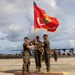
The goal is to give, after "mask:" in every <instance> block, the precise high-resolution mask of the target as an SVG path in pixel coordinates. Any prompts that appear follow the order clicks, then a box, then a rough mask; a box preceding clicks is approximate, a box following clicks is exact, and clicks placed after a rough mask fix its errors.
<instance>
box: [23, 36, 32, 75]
mask: <svg viewBox="0 0 75 75" xmlns="http://www.w3.org/2000/svg"><path fill="white" fill-rule="evenodd" d="M28 40H29V39H28V37H25V38H24V43H23V67H22V74H23V75H24V74H27V73H30V71H29V67H30V48H33V46H29V42H28Z"/></svg>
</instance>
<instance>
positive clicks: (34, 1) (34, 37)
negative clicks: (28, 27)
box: [33, 1, 36, 39]
mask: <svg viewBox="0 0 75 75" xmlns="http://www.w3.org/2000/svg"><path fill="white" fill-rule="evenodd" d="M33 5H36V3H35V1H33ZM34 19H35V13H34ZM35 38H36V30H35V23H34V39H35Z"/></svg>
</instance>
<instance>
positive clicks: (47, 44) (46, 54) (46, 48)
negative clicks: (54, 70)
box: [43, 34, 50, 73]
mask: <svg viewBox="0 0 75 75" xmlns="http://www.w3.org/2000/svg"><path fill="white" fill-rule="evenodd" d="M43 39H44V57H45V64H46V69H47V72H46V73H50V42H49V40H48V35H47V34H44V35H43Z"/></svg>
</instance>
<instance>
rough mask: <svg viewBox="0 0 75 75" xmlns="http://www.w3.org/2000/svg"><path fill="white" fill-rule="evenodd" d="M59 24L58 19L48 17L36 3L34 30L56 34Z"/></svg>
mask: <svg viewBox="0 0 75 75" xmlns="http://www.w3.org/2000/svg"><path fill="white" fill-rule="evenodd" d="M58 25H59V22H58V20H57V18H53V17H51V16H48V15H47V14H46V12H45V11H44V10H42V9H41V8H39V7H38V6H37V5H36V3H35V2H34V29H40V28H43V29H46V30H47V31H50V32H55V31H56V29H57V27H58Z"/></svg>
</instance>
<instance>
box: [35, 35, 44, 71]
mask: <svg viewBox="0 0 75 75" xmlns="http://www.w3.org/2000/svg"><path fill="white" fill-rule="evenodd" d="M42 44H43V43H42V42H41V41H40V40H39V36H36V41H35V46H36V48H35V50H34V51H35V64H36V72H40V71H41V59H42V54H43V51H44V50H43V47H42Z"/></svg>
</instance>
